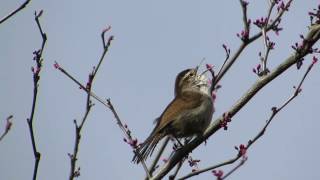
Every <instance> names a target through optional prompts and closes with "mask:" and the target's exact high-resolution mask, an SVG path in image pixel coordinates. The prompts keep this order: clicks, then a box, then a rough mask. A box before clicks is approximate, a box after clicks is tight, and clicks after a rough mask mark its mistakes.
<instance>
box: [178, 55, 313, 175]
mask: <svg viewBox="0 0 320 180" xmlns="http://www.w3.org/2000/svg"><path fill="white" fill-rule="evenodd" d="M317 60H318V59H317V58H315V57H313V62H312V63H311V64H310V65H309V67H308V69H307V70H306V72H305V73H304V75H303V77H302V79H301V80H300V82H299V84H298V86H297V87H296V88H295V91H294V93H293V95H292V96H291V97H290V98H289V99H288V100H286V101H285V102H284V103H283V104H282V105H281V106H280V108H276V107H273V108H272V114H271V116H270V117H269V119H268V120H267V121H266V124H265V125H264V126H263V127H262V129H261V130H260V131H259V132H258V133H257V135H256V136H255V137H254V138H252V139H251V140H249V141H248V143H247V145H246V146H244V149H245V152H246V151H247V150H248V149H249V148H250V147H251V146H252V145H253V144H254V143H255V142H256V141H257V140H258V139H259V138H261V137H262V136H263V135H264V133H265V131H266V129H267V127H268V126H269V125H270V123H271V121H272V120H273V119H274V117H275V116H276V114H277V113H279V112H280V111H281V110H282V109H283V108H284V107H286V106H287V105H288V104H289V103H290V102H291V101H292V100H293V99H294V98H296V97H297V96H298V95H299V93H300V92H301V87H302V84H303V82H304V81H305V78H306V77H307V75H308V74H309V72H310V71H311V69H312V67H313V66H314V64H315V63H316V62H317ZM245 152H242V153H241V152H240V151H239V153H238V154H237V156H235V157H234V158H232V159H230V160H227V161H225V162H222V163H219V164H217V165H213V166H210V167H207V168H204V169H201V170H197V171H195V172H192V173H189V174H187V175H185V176H183V177H181V178H179V180H183V179H188V178H190V177H193V176H195V175H199V174H201V173H204V172H207V171H210V170H213V169H216V168H218V167H222V166H225V165H229V164H233V163H234V162H236V161H237V160H238V159H239V158H241V157H243V159H242V160H241V161H240V163H239V164H238V165H237V166H236V167H235V168H233V169H232V170H231V171H230V172H229V173H227V174H226V175H224V176H223V177H221V178H220V179H221V180H222V179H225V178H227V177H228V176H229V175H230V174H232V173H233V172H234V171H236V170H237V169H238V168H239V167H241V166H242V165H243V164H244V162H245V161H246V160H247V157H246V156H244V155H245Z"/></svg>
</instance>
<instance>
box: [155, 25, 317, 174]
mask: <svg viewBox="0 0 320 180" xmlns="http://www.w3.org/2000/svg"><path fill="white" fill-rule="evenodd" d="M319 38H320V25H314V26H312V27H311V29H310V30H309V33H308V35H307V37H306V38H305V40H306V41H305V43H304V44H303V45H302V46H301V50H299V52H297V51H296V52H295V53H294V54H293V55H291V56H290V57H288V58H287V59H286V60H285V61H284V62H283V63H281V64H280V65H279V66H278V67H276V68H275V69H274V70H273V71H272V72H270V73H269V74H268V75H266V76H264V77H262V78H260V79H258V80H257V81H256V82H255V83H254V84H253V85H252V87H251V88H250V89H249V90H248V91H247V92H246V93H245V94H244V95H243V96H242V97H241V98H240V99H239V100H238V101H237V102H236V103H235V104H234V105H233V106H232V107H231V108H230V110H229V111H228V114H229V116H230V118H232V117H233V116H234V115H235V114H236V113H237V112H238V111H239V110H240V109H241V108H242V107H243V106H244V105H245V104H246V103H248V102H249V101H250V100H251V98H252V97H253V96H254V95H255V94H256V93H258V92H259V91H260V90H261V89H262V88H263V87H264V86H265V85H267V84H268V83H269V82H271V81H272V80H273V79H275V78H276V77H278V76H279V75H280V74H282V73H283V72H284V71H286V70H287V69H288V68H290V67H291V66H292V65H293V64H295V63H296V62H297V61H298V60H300V59H301V58H302V57H304V56H306V55H307V54H309V53H310V49H312V46H313V45H314V44H315V43H316V42H317V41H318V40H319ZM223 120H224V117H223V116H220V117H219V118H217V119H216V120H215V121H214V122H213V123H212V124H211V125H210V126H209V128H208V129H207V130H206V131H205V133H204V134H203V137H196V138H195V139H194V140H192V141H191V142H190V143H188V144H186V145H185V146H184V148H181V149H179V150H178V151H177V152H176V153H175V154H174V155H173V156H172V158H171V159H170V160H169V161H168V162H167V163H166V164H165V165H164V166H163V167H162V169H160V171H159V172H158V173H157V174H156V175H154V177H153V178H152V179H161V178H163V177H164V176H165V175H166V174H167V173H168V172H169V171H170V170H171V168H173V167H174V166H175V165H176V164H177V163H178V162H179V161H180V160H181V159H182V158H183V157H185V156H186V155H187V154H188V153H190V152H191V151H192V150H193V149H195V148H196V147H197V146H199V145H200V144H201V143H202V142H204V141H205V140H206V139H207V138H208V137H210V136H211V135H212V134H214V133H215V132H217V131H218V130H219V129H220V128H221V122H223Z"/></svg>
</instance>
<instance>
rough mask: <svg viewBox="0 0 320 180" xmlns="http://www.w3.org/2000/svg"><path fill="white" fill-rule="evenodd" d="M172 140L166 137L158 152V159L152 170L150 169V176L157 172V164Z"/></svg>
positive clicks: (155, 160) (154, 162)
mask: <svg viewBox="0 0 320 180" xmlns="http://www.w3.org/2000/svg"><path fill="white" fill-rule="evenodd" d="M169 140H170V137H166V139H165V140H164V142H163V144H162V146H161V147H160V149H159V151H158V152H157V155H156V157H155V158H154V160H153V162H152V164H151V166H150V168H149V174H150V175H152V174H153V172H154V171H155V170H156V166H157V163H158V162H159V159H160V157H161V155H162V153H163V151H164V149H165V148H166V146H167V145H168V142H169Z"/></svg>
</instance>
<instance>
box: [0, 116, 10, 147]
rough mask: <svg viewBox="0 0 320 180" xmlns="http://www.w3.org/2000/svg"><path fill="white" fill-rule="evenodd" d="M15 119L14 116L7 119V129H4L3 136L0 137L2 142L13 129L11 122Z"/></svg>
mask: <svg viewBox="0 0 320 180" xmlns="http://www.w3.org/2000/svg"><path fill="white" fill-rule="evenodd" d="M12 118H13V115H10V116H8V117H7V119H6V126H5V129H4V132H3V133H2V135H1V136H0V141H2V139H3V138H4V137H5V136H6V135H7V134H8V132H9V131H10V129H11V126H12V122H11V119H12Z"/></svg>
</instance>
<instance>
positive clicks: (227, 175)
mask: <svg viewBox="0 0 320 180" xmlns="http://www.w3.org/2000/svg"><path fill="white" fill-rule="evenodd" d="M247 160H248V158H243V159H242V160H241V161H240V163H239V164H238V165H236V166H235V167H234V168H232V169H231V170H230V171H229V172H228V173H226V174H225V175H224V176H223V177H221V180H223V179H226V178H227V177H229V176H230V175H231V174H232V173H234V172H235V171H236V170H238V169H239V168H240V167H241V166H243V165H244V163H245V162H246V161H247Z"/></svg>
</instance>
